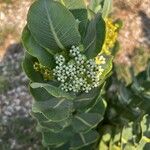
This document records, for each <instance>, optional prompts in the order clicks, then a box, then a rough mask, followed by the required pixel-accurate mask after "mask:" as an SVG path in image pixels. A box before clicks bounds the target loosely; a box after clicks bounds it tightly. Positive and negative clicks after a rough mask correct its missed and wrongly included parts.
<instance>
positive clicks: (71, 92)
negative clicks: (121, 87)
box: [22, 0, 119, 150]
mask: <svg viewBox="0 0 150 150" xmlns="http://www.w3.org/2000/svg"><path fill="white" fill-rule="evenodd" d="M111 8H112V1H111V0H92V1H90V2H89V5H87V3H86V1H85V0H36V1H35V2H34V3H33V4H32V5H31V7H30V9H29V12H28V15H27V24H26V26H25V28H24V30H23V33H22V43H23V46H24V48H25V50H26V51H25V57H24V61H23V68H24V71H25V73H26V75H27V76H28V78H29V79H30V85H29V87H30V92H31V94H32V95H33V97H34V102H33V106H32V112H31V115H32V116H33V118H35V119H36V120H37V128H36V129H37V131H38V132H40V133H41V134H42V143H43V146H44V147H46V148H47V149H49V150H78V149H79V150H97V149H102V150H105V149H104V148H106V145H107V146H108V143H107V142H108V141H107V142H103V140H104V139H103V136H102V133H103V132H101V124H103V123H104V122H106V121H105V120H106V119H105V118H106V117H105V116H106V112H107V111H106V109H107V107H108V104H107V100H105V99H104V97H103V96H104V95H105V91H104V88H105V85H106V83H107V81H106V80H107V78H108V77H110V75H111V73H112V61H113V56H112V50H113V49H114V47H115V43H116V41H117V35H118V29H119V25H118V24H117V23H114V21H113V20H112V19H111V18H110V16H109V14H110V12H111ZM109 107H110V106H109ZM104 124H105V123H104ZM103 134H104V133H103ZM104 135H105V134H104ZM109 137H111V135H110V136H109ZM109 139H110V138H109ZM109 139H108V140H109ZM102 142H103V143H102Z"/></svg>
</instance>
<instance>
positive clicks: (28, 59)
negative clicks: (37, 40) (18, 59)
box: [22, 52, 44, 82]
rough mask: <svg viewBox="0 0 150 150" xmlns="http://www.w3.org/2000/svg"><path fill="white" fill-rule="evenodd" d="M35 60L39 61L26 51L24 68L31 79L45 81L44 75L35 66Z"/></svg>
mask: <svg viewBox="0 0 150 150" xmlns="http://www.w3.org/2000/svg"><path fill="white" fill-rule="evenodd" d="M35 62H37V59H36V58H35V57H33V56H31V55H30V54H28V53H27V52H26V53H25V57H24V60H23V64H22V65H23V70H24V72H25V73H26V75H27V76H28V78H29V79H30V80H31V81H35V82H37V81H39V82H44V80H43V77H42V75H41V74H40V73H39V72H36V71H35V70H34V68H33V65H34V63H35Z"/></svg>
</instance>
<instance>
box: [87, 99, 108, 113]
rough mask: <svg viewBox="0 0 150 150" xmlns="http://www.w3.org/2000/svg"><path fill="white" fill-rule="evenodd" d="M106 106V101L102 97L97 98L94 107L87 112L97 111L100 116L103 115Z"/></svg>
mask: <svg viewBox="0 0 150 150" xmlns="http://www.w3.org/2000/svg"><path fill="white" fill-rule="evenodd" d="M106 108H107V103H106V101H105V100H104V99H99V101H98V102H97V104H96V105H95V106H94V107H92V109H91V110H90V111H89V112H90V113H99V114H100V115H101V116H104V114H105V110H106Z"/></svg>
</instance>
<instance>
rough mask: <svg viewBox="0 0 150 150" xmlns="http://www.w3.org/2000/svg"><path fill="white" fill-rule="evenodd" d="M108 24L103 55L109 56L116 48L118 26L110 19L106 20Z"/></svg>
mask: <svg viewBox="0 0 150 150" xmlns="http://www.w3.org/2000/svg"><path fill="white" fill-rule="evenodd" d="M105 23H106V37H105V42H104V45H103V47H102V53H105V54H107V55H110V54H111V49H112V48H113V47H114V45H115V42H116V40H117V37H118V32H117V30H118V28H119V26H118V24H113V21H112V20H111V19H109V18H107V19H105Z"/></svg>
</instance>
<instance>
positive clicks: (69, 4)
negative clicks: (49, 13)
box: [56, 0, 86, 10]
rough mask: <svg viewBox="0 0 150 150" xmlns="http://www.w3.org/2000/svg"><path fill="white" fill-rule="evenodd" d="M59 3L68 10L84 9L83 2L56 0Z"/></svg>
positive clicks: (83, 0)
mask: <svg viewBox="0 0 150 150" xmlns="http://www.w3.org/2000/svg"><path fill="white" fill-rule="evenodd" d="M56 1H59V2H61V3H62V4H63V5H64V6H65V7H66V8H68V9H70V10H71V9H81V8H84V9H85V8H86V3H85V0H56Z"/></svg>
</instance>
